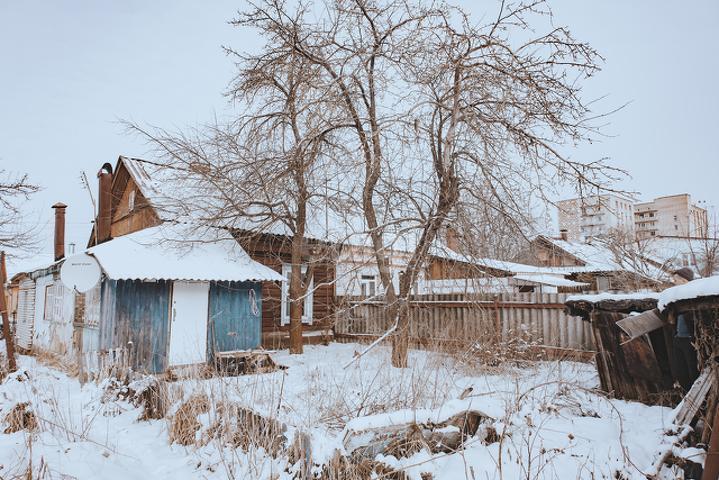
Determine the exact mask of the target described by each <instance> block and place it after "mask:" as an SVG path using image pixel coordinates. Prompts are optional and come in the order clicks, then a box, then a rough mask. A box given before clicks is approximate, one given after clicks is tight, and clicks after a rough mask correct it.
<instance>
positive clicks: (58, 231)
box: [52, 202, 67, 261]
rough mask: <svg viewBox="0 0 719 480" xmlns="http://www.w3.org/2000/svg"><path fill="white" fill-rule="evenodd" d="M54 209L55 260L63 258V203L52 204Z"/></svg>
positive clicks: (64, 207) (65, 206) (64, 206)
mask: <svg viewBox="0 0 719 480" xmlns="http://www.w3.org/2000/svg"><path fill="white" fill-rule="evenodd" d="M52 208H53V209H54V210H55V261H57V260H60V259H62V258H65V209H66V208H67V205H65V204H64V203H60V202H58V203H56V204H55V205H53V206H52Z"/></svg>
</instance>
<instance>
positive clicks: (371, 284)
mask: <svg viewBox="0 0 719 480" xmlns="http://www.w3.org/2000/svg"><path fill="white" fill-rule="evenodd" d="M360 295H362V296H363V297H374V296H375V295H377V277H376V276H375V275H362V276H361V277H360Z"/></svg>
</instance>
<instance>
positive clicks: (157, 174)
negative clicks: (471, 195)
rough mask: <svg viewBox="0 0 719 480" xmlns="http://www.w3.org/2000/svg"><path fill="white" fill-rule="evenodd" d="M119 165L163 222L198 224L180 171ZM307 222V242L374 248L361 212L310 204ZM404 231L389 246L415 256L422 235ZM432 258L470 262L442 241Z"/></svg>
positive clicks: (273, 229) (260, 221)
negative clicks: (189, 207)
mask: <svg viewBox="0 0 719 480" xmlns="http://www.w3.org/2000/svg"><path fill="white" fill-rule="evenodd" d="M119 161H120V162H121V163H122V164H124V165H125V167H126V168H127V171H128V173H129V174H130V176H131V177H132V179H133V180H134V181H135V183H136V184H137V186H138V188H139V189H140V191H141V192H142V195H143V196H144V197H145V198H146V199H147V201H148V202H149V203H150V204H151V205H152V206H153V208H154V209H155V211H156V212H157V214H158V216H159V217H160V218H161V219H163V220H165V221H178V220H179V221H188V222H190V223H194V220H195V219H194V218H191V215H192V212H187V211H185V209H184V208H183V206H182V205H180V204H179V202H177V200H178V198H182V195H184V194H186V193H187V191H188V190H191V188H192V187H191V186H190V185H188V184H183V185H182V187H181V188H179V187H177V186H176V184H177V183H178V182H177V180H178V173H177V172H178V171H177V170H173V169H172V168H171V167H168V166H162V165H159V164H156V163H154V162H150V161H147V160H143V159H139V158H131V157H125V156H120V159H119ZM205 201H206V202H208V203H211V202H212V199H210V198H203V202H205ZM306 221H307V223H306V225H305V238H307V239H311V240H318V241H323V242H331V243H337V244H346V245H353V246H359V247H363V246H364V247H371V245H372V242H371V240H370V236H369V233H368V232H367V229H366V228H365V221H364V218H363V217H362V216H361V215H359V214H358V213H357V212H350V211H342V212H340V211H338V210H335V209H334V208H330V207H329V206H328V205H327V203H326V202H321V203H320V204H316V203H315V202H313V201H312V200H310V202H309V204H308V207H307V220H306ZM227 226H228V227H232V228H235V229H238V230H247V231H250V232H262V233H268V234H274V235H287V236H290V235H292V231H291V230H290V229H289V228H288V227H287V225H286V224H285V223H283V222H280V221H276V220H268V219H266V218H261V217H258V218H250V217H243V218H238V217H233V219H232V225H227ZM403 227H406V226H402V225H397V226H396V229H397V232H395V231H392V229H390V228H387V229H385V232H384V241H385V244H386V245H387V248H388V249H390V250H392V251H397V252H413V251H414V249H415V247H416V245H417V242H418V241H419V236H420V232H419V231H418V230H417V229H410V228H403ZM430 254H431V255H433V256H437V257H440V258H447V259H454V260H458V261H465V262H466V261H467V259H466V258H464V259H461V260H460V259H459V257H458V254H456V253H455V252H453V251H452V250H450V249H449V248H447V247H446V246H444V245H442V243H441V242H440V241H436V242H435V244H433V245H432V247H431V248H430Z"/></svg>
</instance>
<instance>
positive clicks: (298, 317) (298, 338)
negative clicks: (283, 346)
mask: <svg viewBox="0 0 719 480" xmlns="http://www.w3.org/2000/svg"><path fill="white" fill-rule="evenodd" d="M302 244H303V238H302V237H299V238H298V235H295V236H294V237H293V238H292V256H291V258H292V260H291V261H292V270H291V273H290V291H289V297H290V353H291V354H296V355H300V354H302V304H303V303H304V298H301V297H303V295H302V292H303V288H302Z"/></svg>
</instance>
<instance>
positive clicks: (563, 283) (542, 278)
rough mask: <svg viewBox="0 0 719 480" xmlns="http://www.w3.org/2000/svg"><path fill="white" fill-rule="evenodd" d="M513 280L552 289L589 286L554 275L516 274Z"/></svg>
mask: <svg viewBox="0 0 719 480" xmlns="http://www.w3.org/2000/svg"><path fill="white" fill-rule="evenodd" d="M513 278H515V279H517V280H522V281H524V282H531V283H538V284H540V285H549V286H552V287H570V288H580V287H586V286H587V285H589V284H588V283H584V282H575V281H574V280H569V279H566V278H563V277H558V276H554V275H532V274H518V275H515V276H514V277H513Z"/></svg>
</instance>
